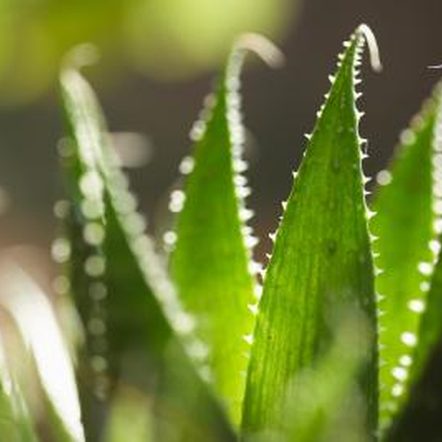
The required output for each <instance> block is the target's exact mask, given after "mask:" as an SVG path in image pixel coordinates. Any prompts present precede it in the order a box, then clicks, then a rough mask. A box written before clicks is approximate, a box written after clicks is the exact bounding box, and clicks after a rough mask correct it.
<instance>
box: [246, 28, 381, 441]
mask: <svg viewBox="0 0 442 442" xmlns="http://www.w3.org/2000/svg"><path fill="white" fill-rule="evenodd" d="M364 38H366V39H367V41H368V42H369V44H370V49H371V55H372V61H373V62H375V61H378V60H377V48H376V45H375V41H374V37H373V35H372V34H371V31H370V30H369V29H368V28H367V27H366V26H365V25H362V26H361V27H359V28H358V29H357V31H356V32H355V34H354V35H352V37H351V39H350V41H349V42H348V43H347V44H346V45H345V46H346V50H345V52H344V54H343V56H342V57H341V61H340V67H339V69H338V72H337V75H336V77H335V78H333V79H332V82H333V85H332V88H331V91H330V94H329V95H328V96H327V99H326V103H325V105H324V107H323V108H322V109H321V111H320V113H319V114H318V121H317V123H316V126H315V129H314V131H313V134H312V136H311V139H310V142H309V145H308V147H307V150H306V154H305V157H304V159H303V162H302V164H301V167H300V170H299V172H298V174H297V176H296V178H295V181H294V186H293V190H292V193H291V195H290V197H289V199H288V202H287V206H286V210H285V212H284V216H283V219H282V222H281V225H280V227H279V229H278V232H277V235H276V239H275V244H274V249H273V255H272V257H271V259H270V262H269V265H268V269H267V273H266V278H265V282H264V289H263V296H262V299H261V302H260V306H259V313H258V319H257V325H256V329H255V335H254V343H253V346H252V355H251V362H250V368H249V371H248V378H247V387H246V398H245V404H244V416H243V432H244V434H245V435H246V437H247V436H251V435H253V434H256V433H260V432H262V431H278V429H279V428H280V427H281V426H282V423H281V418H280V415H281V413H280V407H278V406H277V404H278V402H280V401H281V398H282V397H283V395H284V394H285V391H286V388H287V385H288V382H289V381H290V380H291V379H293V377H294V376H295V375H296V374H297V373H300V372H301V371H302V370H305V369H309V368H312V369H313V368H314V367H315V364H316V361H317V358H318V355H319V354H323V352H324V351H327V349H328V348H329V346H330V341H331V340H333V334H334V333H333V330H335V327H336V323H339V321H341V320H342V317H343V316H344V315H345V312H346V311H348V310H350V311H353V310H356V311H358V314H361V315H362V316H366V318H367V319H366V322H368V324H369V326H368V335H369V342H370V345H369V346H368V350H367V351H366V352H365V354H364V356H363V361H362V368H361V370H360V371H359V376H358V380H359V388H360V390H361V395H362V399H363V400H364V401H365V404H366V411H365V415H364V416H361V418H362V420H363V423H364V428H365V429H366V431H367V433H368V434H374V432H375V431H376V428H377V394H378V387H377V348H376V345H375V343H376V303H375V296H374V287H373V284H374V281H373V280H374V275H373V264H372V255H371V248H370V239H369V234H368V229H367V219H368V215H369V213H368V211H367V208H366V204H365V198H364V187H363V179H364V177H363V174H362V171H361V139H360V138H359V135H358V120H359V114H358V111H357V109H356V106H355V100H356V92H355V84H356V76H357V65H358V63H359V58H360V53H361V51H362V49H363V45H364ZM364 322H365V321H364ZM362 329H364V332H363V331H362ZM365 329H366V327H365V326H364V327H363V326H362V323H357V324H355V325H354V329H353V333H354V335H355V340H356V341H358V339H360V340H363V339H365V335H366V333H365ZM362 335H364V338H363V337H362ZM339 376H340V373H336V378H337V379H339ZM336 382H338V381H336ZM349 400H350V398H349ZM334 407H336V404H332V408H334ZM328 412H330V413H332V412H333V409H332V410H324V413H328ZM269 440H271V439H269Z"/></svg>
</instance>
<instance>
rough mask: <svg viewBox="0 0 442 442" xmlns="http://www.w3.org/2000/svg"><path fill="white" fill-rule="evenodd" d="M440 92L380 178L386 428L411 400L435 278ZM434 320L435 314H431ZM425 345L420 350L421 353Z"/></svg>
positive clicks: (377, 206)
mask: <svg viewBox="0 0 442 442" xmlns="http://www.w3.org/2000/svg"><path fill="white" fill-rule="evenodd" d="M440 98H441V96H440V88H439V89H438V91H437V92H435V94H434V96H433V98H431V99H430V100H429V101H427V102H426V104H425V105H424V107H423V110H422V111H421V113H420V114H419V115H417V116H416V117H415V118H414V119H413V121H412V123H411V126H410V128H409V129H407V130H406V131H404V132H403V134H402V137H401V143H400V145H399V147H398V148H397V153H396V157H395V159H394V160H393V162H392V165H391V167H390V170H389V171H382V172H380V173H379V174H378V183H379V188H378V191H377V193H376V199H375V202H374V204H373V207H374V210H375V212H376V213H377V215H376V216H375V217H374V218H373V221H372V224H371V227H372V232H373V234H374V235H375V236H376V237H378V240H377V241H376V242H375V243H374V250H375V251H376V252H377V254H378V257H377V259H376V266H377V267H378V268H379V269H381V270H382V273H381V274H379V275H378V277H377V279H376V290H377V292H378V293H379V294H380V295H381V296H382V302H381V303H380V308H381V310H382V315H381V316H380V319H379V323H380V359H381V361H382V363H381V365H380V385H381V390H380V402H381V403H380V409H381V415H380V417H381V425H382V426H386V425H387V424H388V423H389V421H390V419H391V417H392V415H393V414H394V413H395V412H396V411H397V409H398V408H399V407H400V405H401V404H402V403H403V401H404V398H406V396H407V394H406V390H407V386H406V384H408V383H409V382H408V379H409V377H410V376H409V367H410V364H411V362H412V356H413V353H414V347H415V345H416V341H419V342H420V340H421V339H420V338H419V340H417V339H416V335H417V332H418V327H419V322H420V318H421V313H422V311H423V309H424V306H425V298H426V295H427V292H428V288H429V279H430V275H431V273H432V268H433V260H434V258H435V254H434V251H432V250H431V248H434V246H435V245H436V246H437V243H435V242H434V240H435V239H436V234H435V232H434V228H433V225H434V221H435V219H436V217H435V214H434V213H433V206H434V203H435V197H434V194H433V165H432V162H433V156H434V153H433V144H434V143H433V139H434V131H435V125H436V114H437V111H438V107H439V106H440ZM430 314H434V313H430ZM425 322H426V321H425ZM420 346H421V344H419V347H420Z"/></svg>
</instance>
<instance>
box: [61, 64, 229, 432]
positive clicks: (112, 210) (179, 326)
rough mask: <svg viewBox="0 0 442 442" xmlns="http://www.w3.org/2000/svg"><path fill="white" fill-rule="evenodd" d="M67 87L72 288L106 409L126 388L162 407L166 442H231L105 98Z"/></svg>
mask: <svg viewBox="0 0 442 442" xmlns="http://www.w3.org/2000/svg"><path fill="white" fill-rule="evenodd" d="M61 86H62V92H63V98H64V102H65V108H66V112H67V116H68V120H69V124H70V126H71V131H72V136H73V142H74V143H73V146H71V149H69V148H67V149H65V152H64V154H65V156H66V158H65V163H66V167H67V175H68V186H69V193H70V196H71V198H72V202H73V207H72V208H71V215H70V217H69V221H68V222H69V224H70V232H71V239H72V253H71V260H70V269H71V284H72V291H73V293H74V296H75V297H76V299H77V301H78V306H79V311H80V315H81V316H82V319H83V321H84V323H85V324H86V328H87V337H88V339H87V342H88V348H87V358H88V361H87V362H88V363H89V368H86V369H85V370H86V371H88V372H89V374H90V378H91V379H92V380H93V384H94V388H95V393H96V396H98V397H99V398H101V399H103V400H104V401H105V402H106V398H107V397H108V396H109V395H110V394H111V393H112V388H113V386H114V384H115V382H116V381H117V380H118V379H125V380H126V381H128V382H130V383H133V384H134V385H136V386H137V387H138V388H142V389H143V390H144V392H145V393H147V394H149V395H151V396H152V397H153V398H154V402H155V407H154V408H155V412H156V414H157V415H158V417H159V418H158V419H156V420H155V422H165V425H163V426H161V425H160V426H158V428H156V429H155V431H157V433H156V435H157V437H158V438H160V439H161V440H164V441H167V440H177V441H178V440H182V441H185V440H198V437H200V438H202V440H203V439H204V440H208V441H215V440H230V439H231V438H232V437H233V436H232V433H231V430H230V428H229V426H228V424H227V421H226V419H225V416H224V414H223V412H222V411H221V408H220V407H219V405H218V403H217V402H216V401H215V400H214V399H213V397H212V395H211V392H210V391H209V389H208V388H207V387H206V385H205V384H204V383H203V382H202V380H201V379H200V378H199V376H198V375H197V373H196V371H195V369H194V367H193V365H192V364H191V363H190V361H189V359H188V358H187V356H186V353H185V352H184V350H183V345H184V346H186V347H191V346H196V345H197V344H198V343H197V342H195V340H194V339H193V337H192V335H191V334H190V332H191V331H192V324H193V321H192V318H191V317H190V316H189V315H187V314H185V313H184V312H183V311H182V309H181V308H180V306H179V303H178V302H177V300H176V297H175V294H174V291H173V288H172V286H171V285H170V283H169V282H168V280H167V278H166V275H165V274H164V272H163V270H162V265H161V263H160V262H159V259H158V257H157V256H156V255H155V253H154V250H153V245H152V244H151V242H150V240H149V239H148V238H147V236H146V235H145V234H144V221H143V218H142V217H141V216H140V215H139V214H138V213H136V211H135V208H136V202H135V199H134V197H133V196H132V195H131V194H130V193H129V191H128V190H127V179H126V177H125V176H124V175H123V174H122V172H121V170H120V169H119V167H118V164H117V161H116V157H115V155H114V152H113V150H112V146H110V144H109V137H108V136H107V132H106V129H105V126H104V120H103V117H102V115H101V111H100V109H99V105H98V103H97V101H96V98H95V96H94V94H93V92H92V90H91V89H90V87H89V85H88V84H87V82H86V81H85V80H84V79H83V78H82V76H81V75H80V74H79V73H78V72H77V71H75V70H73V69H66V70H65V71H64V72H63V74H62V78H61ZM177 335H180V339H178V338H177ZM178 386H179V388H178ZM166 427H167V428H166ZM170 429H172V430H170Z"/></svg>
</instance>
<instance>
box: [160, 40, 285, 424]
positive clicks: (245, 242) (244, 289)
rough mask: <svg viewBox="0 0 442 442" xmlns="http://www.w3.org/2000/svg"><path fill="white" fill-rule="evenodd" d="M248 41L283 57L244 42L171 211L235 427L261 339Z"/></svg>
mask: <svg viewBox="0 0 442 442" xmlns="http://www.w3.org/2000/svg"><path fill="white" fill-rule="evenodd" d="M241 41H242V42H243V46H241ZM247 41H249V42H250V41H251V42H254V43H255V45H265V47H266V48H267V49H268V50H269V51H270V53H271V54H272V55H275V56H277V57H279V56H280V54H279V53H278V52H277V51H276V50H275V48H273V47H272V46H271V45H270V43H269V42H267V41H264V40H263V38H262V37H259V36H256V35H250V34H248V35H245V36H244V37H243V38H242V39H240V40H238V44H237V45H236V46H235V48H234V49H233V52H232V54H231V56H230V57H229V60H228V63H227V67H226V69H225V72H224V73H223V75H222V77H221V79H220V81H219V83H218V88H217V91H216V94H215V96H211V97H210V103H209V104H208V107H207V108H206V109H205V110H204V112H203V115H204V117H203V118H205V119H202V120H200V121H198V122H197V123H196V124H195V127H194V130H193V132H195V134H194V135H195V138H196V139H195V142H196V143H195V146H194V154H193V157H188V158H185V159H184V161H183V167H184V170H185V169H186V167H189V166H192V167H191V168H192V171H191V172H190V175H189V177H188V178H187V180H186V183H185V189H184V192H182V191H180V190H176V191H174V192H173V193H172V196H171V202H170V209H171V210H172V211H173V212H180V213H179V214H178V217H177V229H176V234H175V233H174V232H171V233H167V234H166V237H165V238H166V239H167V238H168V236H167V235H176V236H177V242H176V247H175V249H174V250H173V252H172V256H171V269H172V275H173V277H174V281H175V282H176V285H177V288H178V293H179V296H180V298H181V300H182V302H183V304H184V306H185V307H186V309H187V310H188V311H189V312H191V313H192V314H194V315H195V318H196V321H197V322H196V330H197V332H198V335H199V337H200V338H201V340H202V341H203V342H204V343H205V344H207V349H206V348H196V349H195V358H196V359H199V362H200V363H201V364H207V368H208V369H209V370H210V377H211V380H212V382H213V385H214V387H215V390H216V391H217V392H218V393H219V394H220V396H221V397H222V398H223V399H224V400H225V403H226V406H227V409H228V410H229V413H230V415H231V417H232V419H233V421H234V422H235V423H239V421H240V416H241V405H242V400H243V395H244V384H245V377H244V373H245V372H246V370H247V364H248V354H249V351H250V344H249V343H248V342H246V337H247V336H249V335H250V334H251V333H252V331H253V325H254V319H255V318H254V314H253V308H254V304H256V295H255V293H254V291H255V290H256V288H255V285H256V281H255V278H254V276H253V274H252V272H253V270H254V269H253V264H254V263H253V260H252V256H251V248H252V246H253V245H254V244H255V242H256V239H255V238H253V237H252V236H251V234H250V233H249V231H251V228H249V227H247V226H246V221H247V220H248V219H249V218H250V217H251V216H252V212H251V211H250V210H247V209H246V208H245V206H244V197H245V196H246V195H247V194H248V192H249V189H248V188H247V187H246V179H245V177H244V176H243V175H242V174H241V172H243V170H244V169H245V168H246V167H247V166H246V163H245V162H244V161H243V160H242V158H241V156H242V148H243V146H242V142H243V138H244V134H243V127H242V122H241V114H240V104H239V103H240V95H239V75H240V71H241V67H242V64H243V61H244V57H245V55H246V51H247V48H246V46H245V45H246V44H247ZM273 53H274V54H273ZM183 167H182V168H183ZM185 171H186V170H185ZM182 206H183V207H182ZM181 208H182V210H181ZM172 239H174V238H172Z"/></svg>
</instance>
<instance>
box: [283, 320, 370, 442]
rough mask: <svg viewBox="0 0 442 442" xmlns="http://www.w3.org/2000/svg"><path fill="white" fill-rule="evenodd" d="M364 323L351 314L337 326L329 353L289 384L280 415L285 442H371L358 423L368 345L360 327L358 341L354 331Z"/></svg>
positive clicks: (363, 405)
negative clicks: (358, 380) (359, 384)
mask: <svg viewBox="0 0 442 442" xmlns="http://www.w3.org/2000/svg"><path fill="white" fill-rule="evenodd" d="M364 322H366V318H365V317H360V316H359V317H358V315H357V314H352V313H349V314H347V315H346V316H345V317H343V318H342V321H341V322H340V323H339V324H337V326H336V328H337V330H336V335H335V340H334V341H333V342H332V343H331V345H330V349H329V350H328V352H327V353H326V354H324V355H320V356H319V357H318V361H317V364H316V366H315V368H314V369H313V370H312V369H311V368H310V369H309V368H307V369H304V370H303V371H301V373H299V374H297V375H295V377H294V380H293V381H291V382H290V385H289V388H288V390H287V391H288V393H287V394H286V398H285V401H284V402H285V410H284V415H283V416H284V422H285V426H286V428H285V431H284V432H285V438H286V440H288V441H293V442H295V441H296V442H320V441H322V442H354V441H359V442H362V441H368V440H370V438H369V437H368V435H367V434H366V432H365V428H364V422H363V420H362V419H361V416H363V415H364V408H365V404H364V403H363V401H362V397H361V393H360V391H359V390H358V387H357V385H356V382H355V380H356V378H357V375H358V371H359V369H360V366H361V364H363V363H364V359H365V355H366V352H367V351H369V345H370V342H369V339H368V335H367V336H365V342H364V334H363V333H364V332H363V326H362V333H361V335H360V336H356V335H355V334H354V333H353V330H354V329H355V328H360V327H361V323H362V324H364ZM367 325H368V324H366V326H367ZM366 331H367V330H366ZM361 338H362V339H361ZM336 373H339V377H337V376H336ZM349 398H350V399H349ZM336 404H339V406H338V407H337V406H336Z"/></svg>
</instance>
